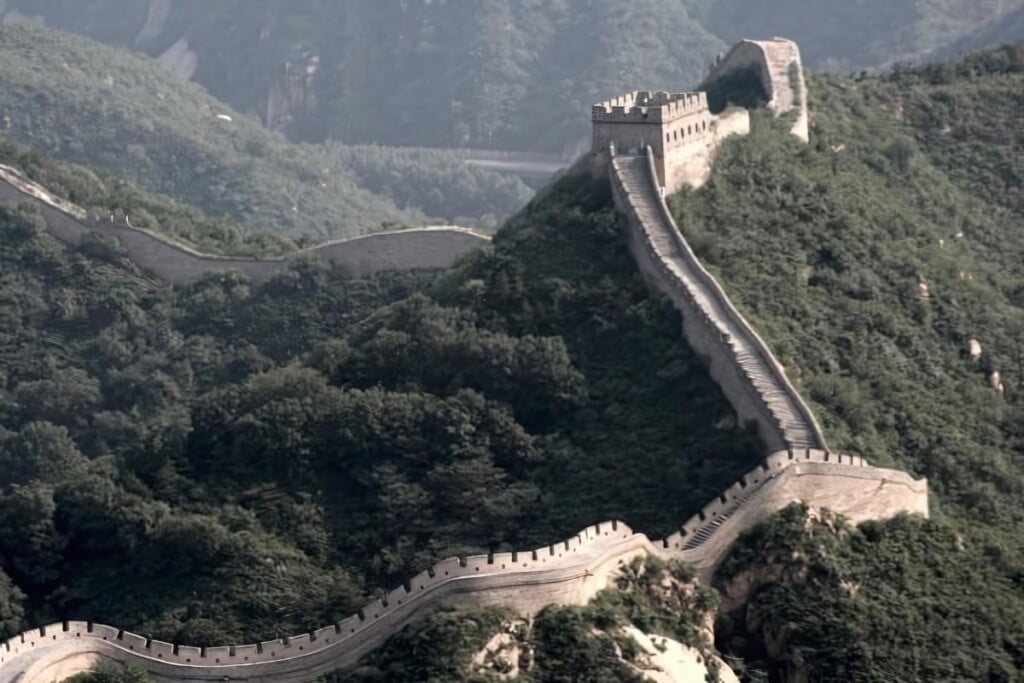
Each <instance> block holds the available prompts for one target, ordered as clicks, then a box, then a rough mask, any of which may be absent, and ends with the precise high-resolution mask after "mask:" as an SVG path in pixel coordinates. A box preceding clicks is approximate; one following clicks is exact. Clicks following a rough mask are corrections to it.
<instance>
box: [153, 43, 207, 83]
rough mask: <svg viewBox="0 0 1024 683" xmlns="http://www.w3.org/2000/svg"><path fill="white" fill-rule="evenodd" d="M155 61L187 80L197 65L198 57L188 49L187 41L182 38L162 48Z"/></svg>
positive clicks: (190, 77)
mask: <svg viewBox="0 0 1024 683" xmlns="http://www.w3.org/2000/svg"><path fill="white" fill-rule="evenodd" d="M157 61H158V62H160V64H162V65H163V67H164V68H166V69H167V70H168V71H170V72H171V73H172V74H174V75H175V76H177V77H178V78H180V79H182V80H184V81H188V80H191V79H192V75H193V74H195V72H196V69H197V68H198V67H199V57H198V56H197V55H196V53H195V52H192V50H190V49H189V46H188V41H187V40H185V39H184V38H180V39H178V40H177V41H176V42H175V43H174V44H173V45H171V46H170V47H169V48H167V49H166V50H164V51H163V52H162V53H161V54H160V56H159V57H157Z"/></svg>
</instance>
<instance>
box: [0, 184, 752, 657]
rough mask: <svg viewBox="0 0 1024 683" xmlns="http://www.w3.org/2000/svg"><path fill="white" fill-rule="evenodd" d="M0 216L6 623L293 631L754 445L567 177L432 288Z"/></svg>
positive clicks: (661, 504)
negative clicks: (137, 242) (178, 252)
mask: <svg viewBox="0 0 1024 683" xmlns="http://www.w3.org/2000/svg"><path fill="white" fill-rule="evenodd" d="M0 224H2V226H3V233H2V236H0V245H2V246H0V248H2V251H0V259H2V261H0V316H2V325H0V361H2V362H0V368H3V372H2V375H0V425H2V428H3V430H2V432H0V434H2V436H0V489H2V491H3V493H2V496H0V568H2V571H3V572H4V573H5V574H6V576H7V577H9V580H7V579H5V580H4V583H3V586H4V588H3V590H4V598H3V601H2V602H3V604H4V605H5V609H3V610H0V613H3V614H9V615H10V616H9V618H7V619H6V620H5V622H4V629H5V633H11V632H15V631H17V630H19V629H20V628H23V627H24V626H25V625H27V624H38V623H47V622H50V621H53V620H54V619H61V618H69V617H72V616H74V617H76V618H78V617H81V618H87V619H93V620H96V621H99V622H102V623H111V624H118V625H123V627H124V628H133V629H136V631H138V632H143V633H148V634H151V635H153V636H159V637H163V638H165V639H168V640H174V641H177V642H197V643H201V644H213V643H223V642H230V641H235V642H242V641H253V640H258V639H265V638H268V637H273V636H274V635H275V634H277V633H281V632H285V633H288V632H296V631H300V630H302V629H303V628H309V627H314V626H319V625H322V624H324V623H329V622H330V621H332V620H335V619H337V618H339V617H341V616H344V615H346V614H348V613H350V612H351V611H352V610H354V609H355V608H356V607H358V606H359V605H361V604H362V603H363V601H364V599H365V596H366V595H367V594H372V593H373V592H374V591H375V590H377V589H379V588H389V589H390V588H391V587H393V586H394V585H397V584H398V583H400V581H401V580H403V579H405V578H406V577H407V576H409V575H411V573H413V572H415V571H418V570H420V569H422V568H423V567H425V566H428V565H429V564H431V563H432V561H433V560H435V559H437V558H440V557H446V556H450V555H452V554H455V553H457V552H469V551H481V550H483V551H486V550H487V549H489V548H494V549H499V548H505V549H518V548H521V547H530V546H531V545H539V544H542V543H548V542H551V541H552V540H555V539H559V538H563V537H567V536H569V535H571V534H573V533H576V532H577V531H578V530H579V529H580V528H583V527H584V526H587V525H589V524H592V523H593V522H594V521H595V519H611V518H621V519H627V518H628V519H629V520H630V523H631V524H633V525H635V526H636V528H639V529H643V530H645V531H647V532H649V533H651V534H652V535H655V536H657V535H661V534H664V533H666V532H668V531H670V530H671V529H673V528H674V527H675V525H676V524H678V522H679V520H681V519H685V518H686V517H687V516H688V515H689V514H691V513H692V511H693V510H695V509H697V508H698V507H699V506H701V505H702V504H703V503H704V502H705V501H706V500H708V499H709V498H711V497H712V496H714V495H715V493H716V492H717V491H719V490H720V489H721V488H722V487H724V486H725V485H727V484H728V482H731V481H733V480H734V479H735V478H736V477H737V476H738V475H739V474H740V473H742V472H744V471H746V470H747V469H749V468H750V466H751V465H752V464H753V463H754V462H755V461H756V459H757V458H758V456H759V451H760V447H759V445H758V444H757V443H756V438H755V437H754V436H752V435H751V434H747V433H745V432H737V431H735V425H734V424H733V423H732V422H731V420H730V414H731V411H730V409H729V408H728V405H727V404H726V403H725V402H724V399H723V398H722V397H721V395H720V393H719V392H718V390H717V388H716V386H715V385H714V384H713V383H712V382H711V380H710V379H709V378H708V376H707V374H706V373H705V371H704V369H703V368H702V367H701V365H700V363H699V361H698V360H697V359H696V358H695V357H694V356H693V355H692V354H691V353H690V352H689V351H688V350H687V349H686V347H685V346H684V345H683V344H681V343H680V342H679V338H678V330H679V319H678V316H677V315H676V314H675V313H674V312H672V310H671V309H670V307H669V306H668V305H667V304H666V303H664V302H661V301H659V300H657V299H655V298H653V297H651V296H650V295H649V294H648V293H647V291H646V289H645V288H644V286H643V284H642V283H641V281H640V278H639V275H638V274H637V273H636V271H635V268H634V266H633V264H632V262H631V260H630V259H629V256H628V254H627V253H626V252H625V250H624V249H623V242H622V236H621V233H620V231H619V224H618V218H617V216H616V214H615V212H614V210H613V209H612V208H611V206H610V200H609V188H608V184H607V183H606V182H601V183H595V182H594V181H593V180H591V179H590V177H589V176H588V175H587V174H582V175H576V176H573V177H569V178H566V179H565V180H564V181H562V182H561V183H560V184H559V185H558V186H557V187H556V188H555V189H554V190H553V191H552V192H551V194H550V195H549V196H548V197H547V198H546V199H545V200H544V201H543V202H542V203H541V204H539V205H538V206H536V207H534V208H533V209H531V210H530V211H529V212H528V215H525V216H523V217H520V218H519V219H517V220H516V221H515V222H514V223H513V224H511V225H508V226H506V228H505V229H504V231H503V232H502V233H501V235H500V236H499V239H498V240H497V242H496V245H495V249H494V253H493V254H482V255H480V256H479V257H478V258H477V259H475V260H473V261H471V262H469V263H467V264H466V265H465V266H463V268H462V269H460V270H458V271H456V272H453V273H451V274H449V275H447V276H446V277H445V278H443V279H442V280H440V281H437V282H434V283H433V284H430V283H429V282H424V281H422V280H418V279H417V278H413V277H412V276H402V275H395V276H391V277H389V278H380V279H376V280H349V279H345V278H343V277H342V276H341V274H338V273H332V272H330V271H328V270H325V269H324V268H322V267H320V266H317V265H315V264H308V265H299V266H297V268H296V270H295V271H294V272H292V273H290V274H289V275H287V276H282V277H280V278H278V279H277V280H275V281H273V282H271V283H269V284H268V285H266V286H264V287H263V288H261V289H258V290H256V289H252V288H250V287H249V286H248V285H247V284H246V282H245V281H244V280H243V279H241V278H239V277H216V278H211V279H208V280H206V281H204V282H202V283H200V284H197V285H195V286H193V287H190V288H188V289H184V290H178V291H172V290H170V289H168V288H167V287H165V286H163V285H160V284H159V283H155V282H151V281H149V280H147V279H146V278H144V277H141V276H140V275H139V274H138V273H137V271H135V269H134V267H133V266H132V264H131V263H128V262H127V261H126V260H125V259H124V257H123V256H122V255H121V254H120V253H119V252H118V250H117V249H116V245H109V244H103V243H99V242H87V243H85V244H83V245H82V246H81V247H78V248H75V249H69V248H67V247H65V246H63V245H61V244H60V243H58V242H56V241H54V240H53V239H52V238H50V237H49V236H48V235H46V234H45V233H43V232H41V230H40V226H39V217H38V216H36V215H34V214H33V212H32V211H29V210H27V209H25V208H13V209H11V208H7V209H4V213H3V214H2V221H0ZM428 285H429V286H428ZM415 291H419V292H427V294H423V293H418V294H413V292H415ZM282 330H287V331H288V333H287V334H286V335H282V334H281V331H282ZM651 367H656V368H658V371H657V372H655V373H649V372H648V370H649V368H651ZM636 406H644V409H643V410H642V411H637V410H636ZM681 406H685V409H684V410H680V407H681ZM26 539H29V541H28V542H27V541H26ZM185 558H187V560H186V559H185ZM126 567H131V570H130V571H129V572H126V571H125V568H126Z"/></svg>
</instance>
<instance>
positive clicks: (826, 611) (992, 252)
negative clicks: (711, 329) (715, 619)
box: [671, 45, 1024, 681]
mask: <svg viewBox="0 0 1024 683" xmlns="http://www.w3.org/2000/svg"><path fill="white" fill-rule="evenodd" d="M1022 86H1024V46H1021V45H1018V46H1016V47H1008V48H1004V49H1000V50H996V51H991V52H987V53H980V54H977V55H974V56H971V57H969V58H968V59H966V60H965V61H963V62H961V63H956V64H942V65H935V66H930V67H925V68H920V69H913V70H907V69H901V70H897V71H896V72H894V73H893V74H891V75H889V76H886V77H884V78H878V79H874V78H868V79H856V80H855V79H851V78H845V77H839V76H815V77H814V78H813V79H812V81H811V84H810V92H811V97H812V102H811V105H812V111H813V121H814V128H813V130H812V141H811V144H810V145H809V146H805V145H802V144H800V143H798V142H796V141H795V140H792V139H790V138H789V136H786V135H780V133H779V131H780V129H781V126H778V125H775V126H773V124H772V122H770V121H768V120H766V119H759V120H758V121H757V122H756V123H758V124H759V125H757V126H755V131H754V134H753V135H752V136H751V137H750V138H748V139H744V140H735V141H732V142H730V143H729V145H728V146H727V147H726V149H725V150H724V152H723V154H722V155H721V157H720V158H719V160H718V163H717V164H716V167H715V169H714V172H713V174H712V177H711V180H710V181H709V183H708V184H707V185H706V186H705V187H704V188H702V189H701V190H699V191H697V192H692V191H688V192H683V193H681V194H679V195H677V196H675V197H673V198H672V200H671V205H672V208H673V210H674V212H675V214H676V216H677V219H678V222H679V224H680V226H681V228H682V230H683V231H684V232H685V233H686V235H687V237H688V238H689V239H690V240H691V242H692V243H693V244H694V246H695V248H696V250H697V252H698V254H699V255H700V256H701V258H702V259H703V260H704V262H705V263H706V264H708V265H709V267H710V268H711V269H712V270H713V271H715V272H716V274H717V275H718V276H719V277H720V279H721V281H722V282H723V284H724V286H725V288H726V290H727V291H728V293H729V295H730V297H731V298H732V299H733V301H734V302H735V303H736V304H737V306H738V307H739V308H740V310H741V311H743V312H744V313H745V314H746V315H748V316H749V318H750V319H751V321H752V322H753V323H754V326H755V327H756V328H757V329H758V330H759V331H760V332H761V334H762V335H763V336H764V337H765V338H766V340H768V342H769V344H770V345H772V346H773V347H774V349H775V350H776V351H777V352H778V354H779V356H780V360H781V361H782V362H783V364H784V365H785V366H786V368H787V371H788V372H789V374H790V376H792V377H794V378H795V379H797V380H798V382H799V385H800V387H801V388H802V390H803V392H804V394H805V395H806V396H807V397H808V398H809V399H810V400H811V401H812V403H813V404H814V407H815V410H816V412H817V414H818V416H819V418H820V419H821V422H822V424H823V426H824V428H825V430H826V432H827V434H828V435H829V437H830V440H831V443H832V446H833V447H834V448H836V449H837V450H842V451H849V452H855V453H858V454H861V455H863V456H865V457H867V458H868V459H869V460H870V461H872V462H873V463H876V464H892V465H895V466H897V467H900V468H903V469H907V470H909V471H911V472H913V473H914V474H915V475H917V476H921V475H923V476H926V477H928V480H929V488H930V490H931V492H932V497H931V511H932V516H933V518H934V519H935V521H933V522H927V523H926V522H921V521H912V520H897V521H893V522H889V523H885V524H876V525H865V526H864V527H862V528H861V529H860V530H859V531H856V532H853V531H843V532H841V533H838V540H836V539H831V540H828V541H827V542H823V541H822V539H821V538H820V537H819V536H820V534H815V533H813V531H812V533H811V536H810V537H806V536H805V535H804V534H803V533H802V531H803V526H802V525H803V521H794V519H793V518H791V517H785V516H784V517H783V518H782V519H781V520H779V521H777V522H776V523H774V525H772V526H769V527H767V530H766V531H761V532H758V533H757V534H754V535H753V536H752V537H751V539H750V540H749V541H748V542H747V543H746V544H745V545H744V544H740V547H739V548H738V549H737V551H736V553H735V554H734V556H733V558H732V560H731V561H730V562H731V563H730V564H729V565H727V569H725V570H724V576H725V577H726V578H728V577H730V576H734V575H738V574H742V573H744V572H752V573H755V574H757V573H760V574H761V575H766V576H768V577H769V579H768V580H765V581H764V582H763V583H764V585H763V586H762V588H761V589H760V590H758V591H755V592H754V593H753V594H752V595H751V596H750V600H749V602H748V604H747V606H746V612H745V613H741V614H740V616H739V618H738V621H737V623H735V624H734V625H733V626H732V627H731V628H732V629H733V630H732V631H727V632H726V635H723V638H726V641H727V642H726V643H725V646H727V647H732V648H734V649H735V652H737V653H738V654H741V655H743V656H749V657H751V658H752V661H753V662H756V666H755V668H758V667H764V668H765V669H768V670H770V671H772V672H774V673H773V674H772V678H770V679H769V680H798V679H799V677H798V676H796V674H794V673H793V671H792V667H796V668H797V669H803V670H804V672H805V673H808V672H809V675H810V680H866V681H882V680H957V679H979V678H980V679H985V680H994V681H1009V680H1018V679H1019V678H1020V675H1021V671H1022V670H1024V657H1022V652H1024V640H1022V638H1024V627H1022V623H1021V621H1020V618H1019V615H1020V614H1024V591H1022V590H1021V585H1022V584H1021V577H1022V576H1024V574H1022V572H1024V546H1022V545H1021V542H1020V539H1021V537H1022V531H1024V515H1022V510H1024V507H1022V503H1024V479H1022V477H1021V472H1022V468H1024V440H1022V435H1024V391H1022V380H1024V377H1022V374H1021V373H1022V365H1021V359H1022V353H1024V349H1022V347H1021V340H1022V336H1021V335H1022V332H1024V298H1022V290H1021V282H1022V281H1024V241H1022V235H1024V193H1022V192H1021V187H1022V186H1024V167H1022V166H1021V160H1020V157H1019V150H1020V149H1021V147H1022V143H1024V139H1022V136H1024V130H1022V128H1021V126H1020V112H1021V111H1022V107H1024V87H1022ZM972 340H973V343H972ZM997 373H998V374H997ZM812 526H813V525H812ZM788 557H792V558H795V559H794V563H795V564H796V565H799V567H800V568H803V569H802V571H795V570H794V571H792V572H788V573H787V572H782V573H781V574H779V571H781V570H779V568H778V567H775V566H774V565H775V564H777V561H778V560H779V558H783V559H784V558H788ZM782 564H783V565H786V562H785V561H783V562H782ZM807 572H809V573H810V575H809V578H808V577H807V576H805V574H806V573H807ZM741 583H742V582H741ZM768 615H770V616H768ZM762 626H763V628H762ZM748 629H749V631H750V632H749V633H748ZM780 629H781V630H780ZM733 633H734V634H735V641H734V642H732V645H731V646H730V645H729V644H728V642H729V641H728V638H727V636H729V634H733ZM729 637H731V636H729ZM787 667H791V668H790V669H789V670H788V671H789V673H786V672H787ZM794 676H796V677H794ZM778 677H782V678H781V679H780V678H778Z"/></svg>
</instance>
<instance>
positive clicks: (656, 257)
mask: <svg viewBox="0 0 1024 683" xmlns="http://www.w3.org/2000/svg"><path fill="white" fill-rule="evenodd" d="M611 177H612V188H613V191H614V194H615V202H616V204H617V205H618V207H619V209H620V210H621V211H622V212H623V213H624V214H625V215H626V217H627V219H628V220H629V223H630V226H631V231H630V249H631V251H632V252H633V256H634V257H635V259H636V261H637V263H638V265H639V266H640V270H641V271H642V272H643V274H644V276H645V277H646V278H647V279H648V280H649V281H650V282H651V283H653V285H654V286H655V287H657V288H658V289H659V290H660V291H661V292H663V293H664V294H665V295H666V296H667V297H668V298H669V299H671V300H672V302H673V304H675V306H676V308H677V309H678V310H679V311H680V312H681V313H682V314H683V334H684V335H685V336H686V340H687V342H689V344H690V346H691V347H693V349H694V350H696V351H697V353H699V354H700V355H702V356H703V357H704V358H705V359H706V360H707V361H708V365H709V368H710V372H711V376H712V377H713V378H714V380H715V381H716V382H717V383H718V384H719V386H721V387H722V391H723V392H724V393H725V395H726V398H728V399H729V402H730V403H731V404H732V406H733V408H734V409H735V410H736V413H737V415H739V417H740V419H741V420H742V421H743V422H754V423H756V424H757V428H758V433H759V434H760V436H761V438H762V440H763V441H764V442H765V444H766V445H767V446H768V449H769V451H778V450H785V449H789V448H792V449H804V448H816V449H825V448H827V445H826V443H825V437H824V435H823V434H822V431H821V428H820V427H819V426H818V423H817V420H815V418H814V415H813V414H812V413H811V410H810V408H808V407H807V405H806V404H805V403H804V401H803V399H802V398H801V397H800V395H799V393H797V391H796V389H794V388H793V385H792V384H791V383H790V382H789V379H788V378H787V377H786V372H785V370H784V369H783V368H782V366H781V365H780V364H779V362H778V361H777V360H776V359H775V357H774V356H773V355H772V353H771V351H769V350H768V346H767V345H766V344H765V343H764V341H763V340H762V339H761V338H760V337H759V336H758V334H757V333H756V332H755V331H754V329H753V328H752V327H751V326H750V324H749V323H747V321H746V320H745V319H744V318H743V316H742V315H740V314H739V312H738V311H737V310H736V308H735V307H734V306H733V305H732V303H731V302H730V301H729V299H728V297H726V295H725V292H724V291H723V290H722V287H721V286H720V285H719V284H718V282H717V281H716V280H715V278H714V277H712V275H711V274H710V273H709V272H708V271H707V270H706V269H705V268H704V266H702V265H701V263H700V261H698V260H697V257H696V256H695V255H694V253H693V250H692V249H691V248H690V245H689V244H687V242H686V240H685V239H684V238H683V236H682V233H681V232H680V231H679V228H678V227H677V226H676V223H675V220H674V219H673V218H672V215H671V214H670V213H669V210H668V206H666V204H665V200H664V198H662V196H661V192H660V188H659V186H658V180H657V174H656V171H655V169H654V165H653V157H652V155H650V154H648V155H647V156H615V157H613V158H612V159H611Z"/></svg>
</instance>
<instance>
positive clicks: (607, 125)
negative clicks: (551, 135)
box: [590, 90, 750, 193]
mask: <svg viewBox="0 0 1024 683" xmlns="http://www.w3.org/2000/svg"><path fill="white" fill-rule="evenodd" d="M590 120H591V122H592V123H593V125H594V139H593V151H594V152H596V153H598V154H599V155H606V156H612V155H615V154H630V155H638V154H645V153H646V151H647V149H648V148H650V150H651V152H652V153H653V155H654V165H655V169H656V170H657V172H658V180H659V182H660V183H661V185H662V187H664V188H665V190H666V191H667V192H669V193H671V192H675V191H677V190H679V189H680V188H681V187H683V186H684V185H690V186H693V187H697V186H699V185H701V184H702V183H703V182H704V181H705V180H706V179H707V176H708V174H709V173H710V171H711V159H712V157H713V155H714V150H715V149H716V148H717V146H718V143H719V141H720V140H721V139H722V138H724V137H725V136H727V135H729V134H732V133H740V134H746V133H747V132H748V131H749V130H750V119H749V115H748V114H747V112H746V111H739V112H730V113H729V114H727V115H725V116H715V115H714V114H712V113H711V109H710V108H709V107H708V95H707V93H706V92H677V93H672V92H667V91H664V90H655V91H650V90H634V91H632V92H628V93H625V94H623V95H619V96H618V97H613V98H611V99H609V100H606V101H604V102H599V103H597V104H595V105H594V106H593V107H591V109H590Z"/></svg>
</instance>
